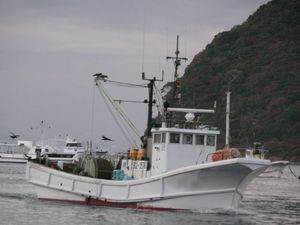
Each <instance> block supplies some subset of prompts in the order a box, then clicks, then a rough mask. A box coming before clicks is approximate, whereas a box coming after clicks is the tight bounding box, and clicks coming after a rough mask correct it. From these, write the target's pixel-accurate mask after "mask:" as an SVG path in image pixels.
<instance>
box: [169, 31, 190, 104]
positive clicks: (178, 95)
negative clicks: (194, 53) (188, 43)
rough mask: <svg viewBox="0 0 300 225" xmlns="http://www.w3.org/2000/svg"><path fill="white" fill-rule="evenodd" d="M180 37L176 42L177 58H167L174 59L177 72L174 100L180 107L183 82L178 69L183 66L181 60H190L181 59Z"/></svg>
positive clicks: (175, 74)
mask: <svg viewBox="0 0 300 225" xmlns="http://www.w3.org/2000/svg"><path fill="white" fill-rule="evenodd" d="M179 53H180V51H179V35H177V41H176V51H175V57H171V56H167V60H168V59H172V60H173V62H174V66H175V72H174V85H173V100H174V101H176V100H178V104H179V105H180V99H181V93H180V86H181V81H180V78H179V74H178V68H179V66H180V65H181V60H188V59H187V58H186V57H179Z"/></svg>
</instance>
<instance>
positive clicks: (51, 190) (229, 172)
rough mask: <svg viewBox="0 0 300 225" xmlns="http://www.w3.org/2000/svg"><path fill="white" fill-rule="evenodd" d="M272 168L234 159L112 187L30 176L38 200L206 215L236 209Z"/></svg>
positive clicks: (43, 173) (45, 173) (54, 174)
mask: <svg viewBox="0 0 300 225" xmlns="http://www.w3.org/2000/svg"><path fill="white" fill-rule="evenodd" d="M268 165H270V161H269V160H253V159H230V160H224V161H219V162H212V163H206V164H198V165H193V166H189V167H184V168H180V169H176V170H173V171H170V172H167V173H163V174H160V175H156V176H152V177H149V178H144V179H139V180H129V181H112V180H103V179H94V178H89V177H83V176H77V175H73V174H69V173H65V172H62V171H58V170H54V169H51V168H48V167H45V166H43V165H40V164H36V163H33V162H28V163H27V171H26V174H27V180H28V181H29V182H30V183H32V184H34V185H35V187H36V192H37V195H38V198H40V199H49V200H60V201H66V202H77V203H83V204H91V205H99V206H110V207H120V208H125V207H126V208H137V209H153V210H155V209H157V210H203V209H215V208H234V207H237V206H238V204H239V202H240V200H241V199H242V197H243V193H244V190H245V188H246V186H247V184H248V183H249V182H250V181H251V180H253V179H254V178H255V177H256V176H258V175H259V174H260V173H262V172H263V171H264V170H265V168H266V167H267V166H268Z"/></svg>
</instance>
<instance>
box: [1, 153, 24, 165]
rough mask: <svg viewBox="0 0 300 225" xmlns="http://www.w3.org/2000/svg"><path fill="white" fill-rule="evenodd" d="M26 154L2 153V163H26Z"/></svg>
mask: <svg viewBox="0 0 300 225" xmlns="http://www.w3.org/2000/svg"><path fill="white" fill-rule="evenodd" d="M26 162H27V158H26V157H25V156H24V154H4V153H3V154H0V163H26Z"/></svg>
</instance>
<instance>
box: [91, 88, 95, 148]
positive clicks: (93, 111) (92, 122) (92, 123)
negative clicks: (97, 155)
mask: <svg viewBox="0 0 300 225" xmlns="http://www.w3.org/2000/svg"><path fill="white" fill-rule="evenodd" d="M94 115H95V86H94V85H93V95H92V112H91V133H90V141H91V143H92V140H93V135H94ZM90 151H91V149H90Z"/></svg>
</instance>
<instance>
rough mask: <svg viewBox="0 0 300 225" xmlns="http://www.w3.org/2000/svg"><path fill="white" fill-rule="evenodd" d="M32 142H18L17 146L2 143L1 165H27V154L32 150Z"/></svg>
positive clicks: (0, 152)
mask: <svg viewBox="0 0 300 225" xmlns="http://www.w3.org/2000/svg"><path fill="white" fill-rule="evenodd" d="M30 144H31V142H28V141H18V142H17V144H7V143H0V163H1V162H2V163H26V162H27V157H26V154H28V153H29V151H30V149H31V147H32V146H31V145H30Z"/></svg>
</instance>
